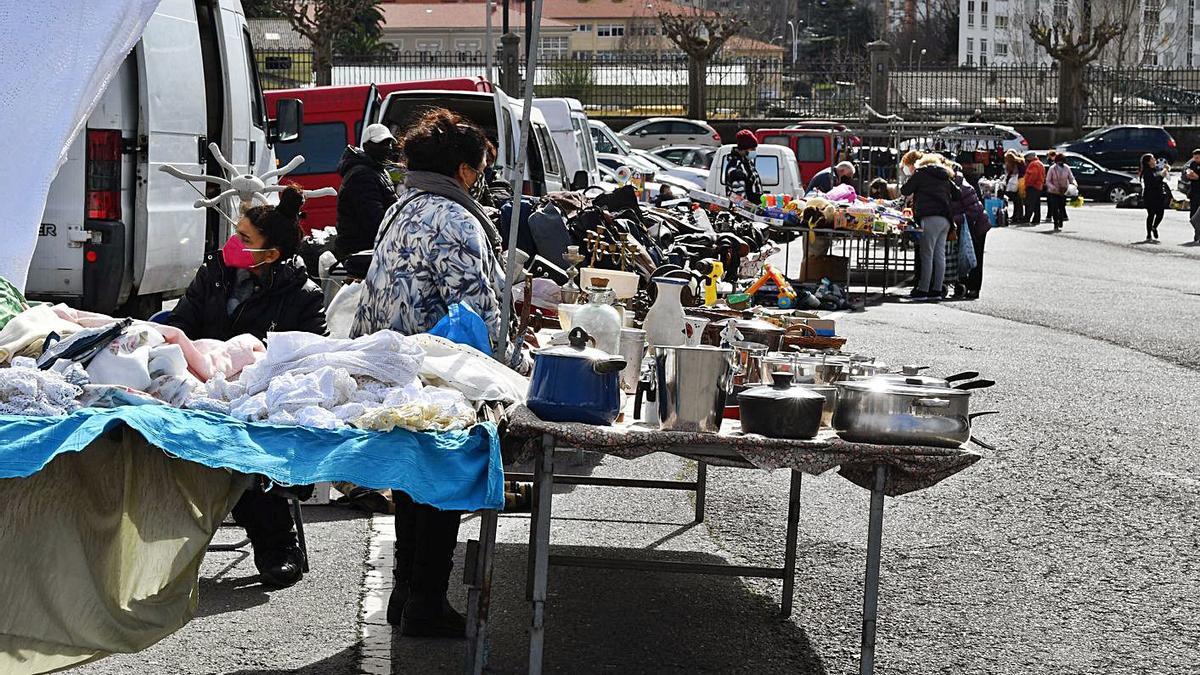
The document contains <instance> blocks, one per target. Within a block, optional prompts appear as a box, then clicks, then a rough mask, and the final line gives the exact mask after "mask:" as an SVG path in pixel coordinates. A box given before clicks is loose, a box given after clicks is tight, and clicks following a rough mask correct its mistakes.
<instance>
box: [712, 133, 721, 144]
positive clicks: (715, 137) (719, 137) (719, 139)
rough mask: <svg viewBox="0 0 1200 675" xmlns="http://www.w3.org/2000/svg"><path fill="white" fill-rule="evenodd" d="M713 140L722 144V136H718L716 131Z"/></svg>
mask: <svg viewBox="0 0 1200 675" xmlns="http://www.w3.org/2000/svg"><path fill="white" fill-rule="evenodd" d="M713 140H714V141H716V142H718V143H720V142H721V134H718V133H717V132H715V131H714V132H713Z"/></svg>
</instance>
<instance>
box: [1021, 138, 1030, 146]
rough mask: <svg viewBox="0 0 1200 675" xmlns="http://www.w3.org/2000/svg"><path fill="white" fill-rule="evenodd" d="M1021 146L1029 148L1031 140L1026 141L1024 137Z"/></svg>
mask: <svg viewBox="0 0 1200 675" xmlns="http://www.w3.org/2000/svg"><path fill="white" fill-rule="evenodd" d="M1021 145H1023V146H1025V147H1027V148H1028V147H1029V140H1028V139H1026V138H1025V137H1024V136H1022V137H1021Z"/></svg>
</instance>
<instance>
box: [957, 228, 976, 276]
mask: <svg viewBox="0 0 1200 675" xmlns="http://www.w3.org/2000/svg"><path fill="white" fill-rule="evenodd" d="M976 264H978V261H977V260H976V259H975V246H974V244H972V243H971V228H969V227H967V226H966V225H965V224H964V225H962V226H960V227H959V228H958V278H959V279H964V278H966V276H967V275H968V274H970V273H971V270H973V269H975V265H976Z"/></svg>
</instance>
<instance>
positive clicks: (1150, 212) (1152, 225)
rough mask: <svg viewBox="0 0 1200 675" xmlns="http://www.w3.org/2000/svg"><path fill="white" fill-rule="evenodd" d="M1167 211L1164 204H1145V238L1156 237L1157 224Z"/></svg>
mask: <svg viewBox="0 0 1200 675" xmlns="http://www.w3.org/2000/svg"><path fill="white" fill-rule="evenodd" d="M1166 211H1167V205H1166V204H1146V238H1147V239H1150V238H1155V239H1157V238H1158V226H1159V224H1161V223H1162V219H1163V215H1164V214H1165V213H1166Z"/></svg>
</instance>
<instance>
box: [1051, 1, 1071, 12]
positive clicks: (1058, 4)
mask: <svg viewBox="0 0 1200 675" xmlns="http://www.w3.org/2000/svg"><path fill="white" fill-rule="evenodd" d="M1068 4H1069V3H1068V0H1054V16H1065V15H1066V13H1067V5H1068Z"/></svg>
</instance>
